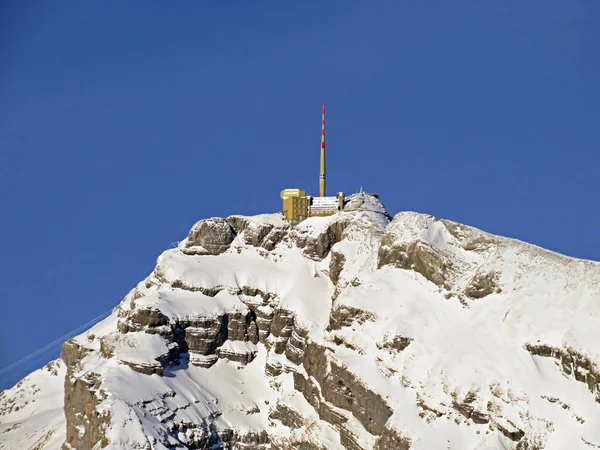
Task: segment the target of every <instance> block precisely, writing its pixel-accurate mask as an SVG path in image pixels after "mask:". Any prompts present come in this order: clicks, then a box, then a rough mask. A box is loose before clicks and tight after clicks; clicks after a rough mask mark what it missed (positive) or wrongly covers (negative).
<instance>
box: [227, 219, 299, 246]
mask: <svg viewBox="0 0 600 450" xmlns="http://www.w3.org/2000/svg"><path fill="white" fill-rule="evenodd" d="M226 220H227V222H228V223H229V224H230V225H231V227H232V228H233V230H234V231H235V233H236V234H237V235H238V237H239V238H240V239H241V240H242V242H244V243H245V244H248V245H252V246H254V247H263V248H264V249H266V250H269V251H271V250H273V249H274V248H275V247H276V246H277V244H278V243H279V242H281V240H282V239H283V238H284V236H285V234H286V231H287V230H288V229H289V226H287V225H286V226H282V227H276V226H274V225H272V224H270V223H266V222H261V221H258V220H252V219H251V218H248V217H243V216H229V217H228V218H227V219H226Z"/></svg>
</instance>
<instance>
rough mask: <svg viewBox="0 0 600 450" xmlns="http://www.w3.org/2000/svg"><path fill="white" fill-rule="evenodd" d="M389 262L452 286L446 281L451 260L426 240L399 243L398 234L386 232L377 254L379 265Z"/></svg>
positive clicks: (445, 285)
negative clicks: (397, 241) (397, 240)
mask: <svg viewBox="0 0 600 450" xmlns="http://www.w3.org/2000/svg"><path fill="white" fill-rule="evenodd" d="M388 264H391V265H393V266H395V267H397V268H399V269H405V270H414V271H415V272H418V273H420V274H421V275H423V276H424V277H425V278H426V279H428V280H429V281H431V282H432V283H434V284H436V285H438V286H440V287H445V288H449V287H450V286H449V285H448V283H447V281H446V277H447V273H448V270H449V268H450V262H449V261H448V260H447V258H445V257H444V256H443V255H442V254H441V253H440V252H438V251H437V250H436V249H435V248H433V247H432V246H431V245H429V244H428V243H426V242H421V241H415V242H411V243H400V244H397V243H396V236H395V235H394V234H393V233H386V234H385V235H384V236H383V238H382V239H381V246H380V247H379V251H378V254H377V267H378V268H381V267H383V266H385V265H388Z"/></svg>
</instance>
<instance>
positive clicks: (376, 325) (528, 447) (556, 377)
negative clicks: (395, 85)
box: [0, 193, 600, 450]
mask: <svg viewBox="0 0 600 450" xmlns="http://www.w3.org/2000/svg"><path fill="white" fill-rule="evenodd" d="M599 317H600V265H599V264H598V263H595V262H591V261H583V260H578V259H574V258H569V257H565V256H562V255H559V254H556V253H553V252H549V251H546V250H544V249H541V248H539V247H535V246H533V245H529V244H526V243H523V242H520V241H517V240H513V239H508V238H504V237H499V236H494V235H491V234H488V233H485V232H483V231H480V230H477V229H475V228H472V227H469V226H465V225H461V224H458V223H454V222H451V221H448V220H442V219H437V218H435V217H432V216H428V215H425V214H419V213H414V212H401V213H399V214H397V215H396V216H395V217H394V218H393V219H392V218H391V217H390V216H389V215H388V213H387V211H386V210H385V208H384V206H383V204H382V203H381V202H380V201H379V199H378V198H376V197H374V196H371V195H369V194H365V193H360V194H355V195H354V196H350V197H349V198H347V199H346V203H345V206H344V209H343V211H341V212H339V213H337V214H335V215H331V216H326V217H310V218H308V219H306V220H304V221H302V222H300V223H299V224H298V225H296V226H294V227H291V226H290V225H289V224H288V222H286V221H285V220H284V219H283V216H282V215H281V214H266V215H259V216H252V217H247V216H230V217H227V218H210V219H206V220H201V221H199V222H198V223H196V224H195V225H194V226H193V227H192V229H191V230H190V233H189V235H188V237H187V238H186V239H185V240H184V241H182V242H181V243H180V244H179V246H178V248H173V249H169V250H167V251H165V252H164V253H162V254H161V255H160V256H159V258H158V261H157V264H156V268H155V269H154V271H153V272H152V273H151V274H150V275H149V276H148V277H147V278H146V279H145V280H143V281H141V282H140V283H139V284H138V285H137V286H136V287H135V288H134V289H132V290H131V292H129V293H128V294H127V295H126V296H125V298H124V299H123V300H122V301H121V302H120V303H119V305H118V306H117V307H116V308H115V309H114V311H113V313H112V315H111V316H109V317H108V318H107V319H105V320H103V321H102V322H100V323H99V324H97V325H96V326H94V327H93V328H92V329H90V330H89V331H87V332H85V333H83V334H81V335H79V336H77V337H76V338H74V339H70V340H69V341H67V342H66V343H65V344H64V346H63V350H62V354H61V358H60V359H58V360H56V361H52V362H51V363H49V364H48V365H47V366H46V367H44V368H43V369H40V370H38V371H36V372H34V373H32V374H31V375H29V376H28V377H26V378H24V379H23V380H22V381H21V382H19V383H18V384H17V385H16V386H14V387H13V388H12V389H9V390H6V391H4V392H2V393H1V394H0V449H2V450H8V449H37V450H41V449H46V450H48V449H61V448H62V449H64V450H75V449H77V450H88V449H100V448H106V449H114V450H117V449H152V450H159V449H160V450H166V449H175V448H179V449H185V448H189V449H208V448H212V449H220V448H230V449H239V450H242V449H243V450H251V449H252V450H267V449H272V450H287V449H299V450H300V449H301V450H324V449H327V450H338V449H340V450H341V449H347V450H367V449H375V450H391V449H394V450H408V449H410V450H438V449H439V450H444V449H456V450H492V449H519V450H534V449H547V450H564V449H569V450H576V449H581V450H592V449H598V448H600V365H599V364H600V327H598V318H599Z"/></svg>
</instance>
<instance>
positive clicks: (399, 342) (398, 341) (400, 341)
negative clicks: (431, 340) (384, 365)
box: [377, 334, 413, 352]
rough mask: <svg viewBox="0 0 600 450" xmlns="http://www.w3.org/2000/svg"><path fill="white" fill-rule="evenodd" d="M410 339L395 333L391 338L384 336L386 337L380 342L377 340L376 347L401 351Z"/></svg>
mask: <svg viewBox="0 0 600 450" xmlns="http://www.w3.org/2000/svg"><path fill="white" fill-rule="evenodd" d="M412 341H413V339H412V338H410V337H407V336H400V335H397V334H396V335H394V336H392V337H391V338H390V337H389V336H388V337H386V339H384V341H383V342H381V343H380V342H378V343H377V348H379V349H387V350H394V351H397V352H401V351H403V350H404V349H405V348H406V347H408V346H409V345H410V343H411V342H412Z"/></svg>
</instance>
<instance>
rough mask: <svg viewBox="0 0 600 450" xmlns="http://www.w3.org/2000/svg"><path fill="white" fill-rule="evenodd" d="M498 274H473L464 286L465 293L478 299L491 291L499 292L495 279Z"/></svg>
mask: <svg viewBox="0 0 600 450" xmlns="http://www.w3.org/2000/svg"><path fill="white" fill-rule="evenodd" d="M497 280H498V276H497V274H495V273H493V272H492V273H478V274H477V275H475V276H474V277H473V278H472V279H471V281H469V284H468V285H467V287H466V288H465V291H464V293H465V295H467V296H468V297H471V298H475V299H479V298H483V297H485V296H487V295H490V294H491V293H493V292H500V291H501V289H500V288H499V287H498V284H497V282H498V281H497Z"/></svg>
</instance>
